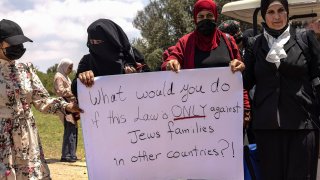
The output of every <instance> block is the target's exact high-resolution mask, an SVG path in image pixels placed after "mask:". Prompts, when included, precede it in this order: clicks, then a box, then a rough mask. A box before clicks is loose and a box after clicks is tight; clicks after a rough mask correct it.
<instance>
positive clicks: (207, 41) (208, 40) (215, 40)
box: [193, 0, 221, 51]
mask: <svg viewBox="0 0 320 180" xmlns="http://www.w3.org/2000/svg"><path fill="white" fill-rule="evenodd" d="M203 10H207V11H209V12H211V13H213V15H214V18H215V22H217V21H218V10H217V5H216V3H214V2H213V1H212V0H198V1H197V2H196V3H195V4H194V7H193V18H194V23H195V24H197V23H198V22H197V15H198V13H199V12H200V11H203ZM195 35H196V46H197V47H198V48H199V49H200V50H202V51H210V50H212V49H215V48H216V47H218V45H219V43H220V37H221V31H220V30H218V28H215V29H214V31H213V33H212V35H211V36H204V35H202V34H201V33H199V32H198V31H197V30H195Z"/></svg>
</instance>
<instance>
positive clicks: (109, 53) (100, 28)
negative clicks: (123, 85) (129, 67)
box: [87, 19, 135, 76]
mask: <svg viewBox="0 0 320 180" xmlns="http://www.w3.org/2000/svg"><path fill="white" fill-rule="evenodd" d="M87 32H88V42H87V46H88V48H89V52H90V59H91V63H92V65H93V67H94V71H95V72H94V73H95V76H103V75H112V74H122V73H123V67H124V64H135V60H134V57H133V55H132V48H131V45H130V42H129V40H128V37H127V35H126V34H125V33H124V31H123V30H122V28H121V27H120V26H119V25H117V24H116V23H114V22H113V21H111V20H109V19H98V20H97V21H95V22H93V23H92V24H91V25H90V26H89V27H88V29H87ZM90 39H95V40H102V41H103V42H102V43H100V44H91V43H90Z"/></svg>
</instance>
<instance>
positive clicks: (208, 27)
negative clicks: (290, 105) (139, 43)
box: [161, 0, 250, 126]
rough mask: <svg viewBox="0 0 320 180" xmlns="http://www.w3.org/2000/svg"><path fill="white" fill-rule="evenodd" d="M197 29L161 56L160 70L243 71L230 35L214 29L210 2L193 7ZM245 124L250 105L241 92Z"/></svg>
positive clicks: (213, 9)
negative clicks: (222, 69) (217, 69)
mask: <svg viewBox="0 0 320 180" xmlns="http://www.w3.org/2000/svg"><path fill="white" fill-rule="evenodd" d="M193 18H194V23H195V25H196V29H195V30H194V31H193V32H191V33H189V34H187V35H184V36H183V37H182V38H180V39H179V41H178V43H177V44H176V45H175V46H172V47H170V48H169V49H168V50H166V51H165V52H164V54H163V59H164V62H163V64H162V66H161V68H162V70H172V71H175V72H178V71H179V70H180V69H181V68H182V69H193V68H211V67H227V66H230V67H231V71H232V72H236V71H242V70H243V69H244V68H245V66H244V63H243V62H242V61H240V59H241V56H240V52H239V49H238V47H237V44H236V42H235V40H234V38H233V37H232V36H229V37H227V36H226V34H225V33H223V32H221V31H220V30H219V29H218V28H217V21H218V10H217V6H216V4H215V3H214V2H213V1H212V0H198V1H197V2H196V3H195V4H194V7H193ZM244 95H245V96H244V97H245V99H244V102H245V105H244V108H245V113H244V114H245V118H244V119H245V121H244V126H246V125H247V123H248V122H249V120H250V104H249V98H248V95H247V92H246V91H244Z"/></svg>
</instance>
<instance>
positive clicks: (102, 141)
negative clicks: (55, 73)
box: [78, 67, 243, 180]
mask: <svg viewBox="0 0 320 180" xmlns="http://www.w3.org/2000/svg"><path fill="white" fill-rule="evenodd" d="M78 96H79V102H80V107H81V108H82V109H84V111H85V113H84V114H81V123H82V127H83V135H84V143H85V150H86V160H87V166H88V171H89V177H90V179H94V180H97V179H103V180H104V179H139V180H141V179H180V178H189V179H217V180H223V179H226V180H235V179H243V168H242V163H243V160H242V119H243V118H242V116H243V99H242V97H243V90H242V80H241V75H240V73H236V74H232V73H231V70H230V68H229V67H227V68H210V69H201V70H199V69H198V70H182V71H180V72H179V73H174V72H154V73H142V74H130V75H115V76H105V77H99V78H96V79H95V84H94V86H93V87H91V88H86V87H85V86H83V85H82V84H81V83H80V82H78Z"/></svg>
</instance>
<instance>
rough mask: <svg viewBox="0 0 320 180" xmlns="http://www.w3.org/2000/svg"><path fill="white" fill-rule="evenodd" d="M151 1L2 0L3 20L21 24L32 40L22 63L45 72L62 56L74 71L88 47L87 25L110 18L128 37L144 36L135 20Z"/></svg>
mask: <svg viewBox="0 0 320 180" xmlns="http://www.w3.org/2000/svg"><path fill="white" fill-rule="evenodd" d="M148 3H149V0H0V7H1V10H0V19H9V20H12V21H14V22H16V23H18V24H19V25H20V26H21V28H22V30H23V32H24V34H25V36H27V37H29V38H30V39H32V40H33V43H30V42H26V43H24V45H25V47H26V49H27V51H26V53H25V54H24V55H23V57H22V58H21V59H20V61H21V62H31V63H33V65H34V66H35V67H37V68H38V69H39V70H40V71H42V72H46V71H47V69H48V68H49V67H51V66H53V65H54V64H57V63H59V61H60V59H62V58H69V59H71V60H72V61H73V62H74V70H76V68H77V67H78V63H79V61H80V59H81V58H82V57H83V55H85V54H87V53H89V51H88V48H87V46H86V41H87V27H88V26H89V25H90V24H91V23H92V22H94V21H95V20H97V19H99V18H106V19H111V20H113V21H114V22H115V23H117V24H118V25H119V26H121V27H122V28H123V30H124V31H125V33H126V34H127V36H128V38H129V39H130V40H131V41H132V40H133V39H134V38H138V37H141V35H140V31H139V30H137V29H135V28H134V27H133V24H132V22H133V19H134V17H135V16H136V14H137V12H138V11H139V10H143V8H144V7H145V6H146V5H147V4H148Z"/></svg>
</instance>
